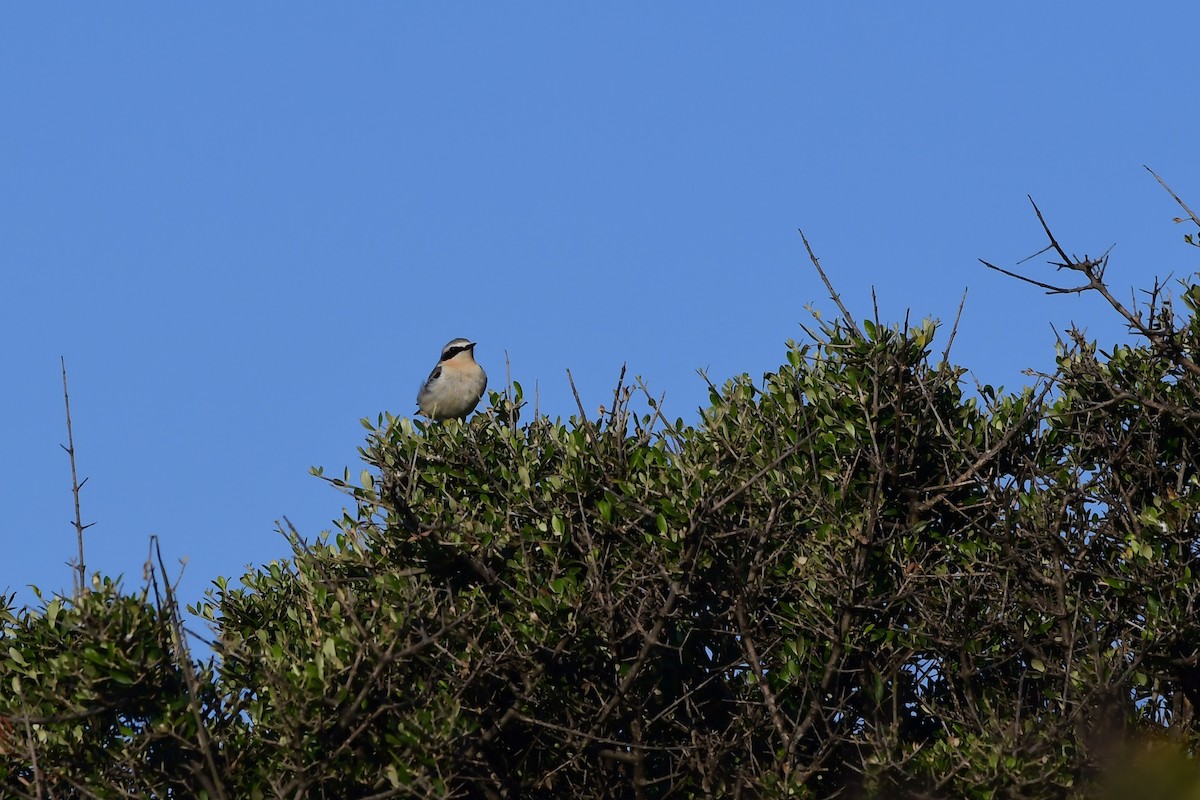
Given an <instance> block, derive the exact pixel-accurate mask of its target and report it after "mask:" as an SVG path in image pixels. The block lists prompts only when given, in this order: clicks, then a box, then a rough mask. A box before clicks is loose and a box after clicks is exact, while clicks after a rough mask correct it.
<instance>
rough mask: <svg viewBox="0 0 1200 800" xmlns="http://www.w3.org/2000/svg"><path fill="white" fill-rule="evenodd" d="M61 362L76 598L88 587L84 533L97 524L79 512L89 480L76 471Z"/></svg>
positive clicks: (68, 407) (63, 371)
mask: <svg viewBox="0 0 1200 800" xmlns="http://www.w3.org/2000/svg"><path fill="white" fill-rule="evenodd" d="M59 361H60V362H61V363H62V380H63V403H64V404H65V405H66V407H67V443H66V444H65V445H61V444H60V445H59V447H61V448H62V449H63V450H66V451H67V457H68V459H70V461H71V495H72V496H73V497H74V498H75V521H74V523H73V524H74V526H75V539H76V541H77V542H78V544H79V557H78V559H76V561H75V575H74V576H73V577H74V579H75V580H74V583H75V597H76V598H78V597H80V596H82V595H83V592H84V591H85V589H86V587H87V567H85V566H84V562H83V532H84V531H85V530H87V529H88V528H90V527H92V526H93V525H95V524H96V523H94V522H89V523H88V524H87V525H84V524H83V516H82V514H81V513H80V510H79V490H80V489H82V488H83V484H84V483H87V480H88V479H87V478H84V479H83V483H80V482H79V477H78V473H77V472H76V471H75V435H74V433H73V432H72V431H71V397H70V395H69V394H68V393H67V359H66V358H65V357H64V356H59Z"/></svg>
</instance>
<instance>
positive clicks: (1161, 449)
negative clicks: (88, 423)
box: [0, 262, 1200, 798]
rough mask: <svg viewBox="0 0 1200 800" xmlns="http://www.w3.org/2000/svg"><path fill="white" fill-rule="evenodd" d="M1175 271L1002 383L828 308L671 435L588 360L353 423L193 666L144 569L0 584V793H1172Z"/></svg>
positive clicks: (1191, 634)
mask: <svg viewBox="0 0 1200 800" xmlns="http://www.w3.org/2000/svg"><path fill="white" fill-rule="evenodd" d="M1098 263H1099V262H1083V263H1078V262H1077V263H1075V264H1073V265H1072V268H1076V269H1078V270H1079V271H1080V272H1083V273H1085V274H1087V271H1088V270H1089V269H1092V270H1095V268H1096V266H1097V264H1098ZM1100 275H1101V276H1102V272H1101V273H1100ZM1155 296H1156V298H1157V297H1158V296H1159V295H1157V294H1156V295H1155ZM1180 297H1181V299H1182V300H1183V302H1184V303H1185V304H1186V306H1187V309H1188V311H1187V313H1186V314H1183V315H1182V316H1181V318H1180V319H1176V318H1175V317H1174V316H1173V315H1172V314H1171V312H1170V310H1169V306H1167V305H1165V304H1163V303H1161V302H1159V301H1158V300H1157V299H1156V300H1155V301H1154V308H1152V309H1150V310H1149V314H1150V316H1149V317H1147V322H1146V324H1145V326H1144V330H1143V331H1140V332H1143V333H1145V334H1146V335H1144V336H1143V337H1142V338H1141V339H1139V340H1138V343H1137V344H1135V345H1121V346H1117V347H1115V348H1113V349H1112V350H1111V352H1107V353H1104V352H1101V351H1100V350H1099V349H1098V348H1097V347H1096V345H1095V344H1094V343H1092V342H1089V341H1088V340H1086V339H1085V338H1083V337H1082V336H1079V335H1073V336H1072V337H1071V338H1070V339H1068V340H1067V341H1065V342H1063V343H1062V346H1061V348H1060V352H1059V356H1058V368H1057V371H1056V373H1055V374H1054V375H1051V376H1045V377H1044V378H1043V379H1041V380H1038V381H1037V382H1035V384H1034V385H1033V386H1032V387H1030V388H1027V389H1025V390H1023V391H1021V392H1018V393H1016V394H1005V393H1002V392H998V391H995V390H993V389H992V388H991V387H974V386H971V385H970V384H968V382H967V381H966V380H965V379H964V374H965V373H964V370H963V369H962V368H960V367H957V366H953V365H951V364H950V363H949V362H948V360H947V358H945V357H944V356H943V355H942V354H940V353H936V352H934V351H933V350H932V348H933V345H934V340H935V333H936V326H934V325H933V324H932V323H926V324H923V325H920V326H916V327H913V328H909V329H905V328H904V327H888V326H884V325H881V324H879V323H878V322H863V323H862V324H861V325H859V324H856V323H854V322H853V321H851V320H850V319H849V318H840V319H838V320H837V321H835V322H833V323H830V324H824V325H821V326H820V327H819V329H818V330H817V331H815V332H814V333H812V334H811V335H810V338H809V339H808V340H807V341H806V343H803V344H794V345H790V346H789V349H788V352H787V360H786V363H785V364H784V365H782V366H781V367H780V368H779V369H778V370H777V371H775V372H773V373H771V374H769V375H767V376H765V377H764V379H763V380H762V381H761V382H756V381H754V380H752V379H751V378H750V377H749V376H740V377H737V378H735V379H733V380H731V381H729V382H728V383H726V384H725V385H724V386H722V387H713V388H712V392H711V405H710V406H709V407H707V408H705V409H703V410H702V411H701V414H700V420H699V422H698V424H697V425H696V426H695V427H691V426H688V425H685V424H684V423H683V422H681V421H678V420H676V421H671V420H668V419H666V418H664V416H663V415H662V414H661V413H660V409H659V407H658V404H657V403H655V402H654V401H653V400H652V399H649V398H645V399H639V398H641V397H643V395H642V394H641V393H639V392H635V391H631V390H630V389H629V388H626V387H618V389H617V392H616V394H615V396H614V398H613V401H612V402H611V403H610V404H609V405H610V408H608V409H607V410H603V409H602V411H601V414H600V415H599V416H596V417H595V418H590V417H589V416H587V415H585V414H584V412H583V409H582V407H581V408H580V413H579V415H578V416H576V417H573V418H572V419H571V420H569V421H568V422H567V423H565V424H563V423H560V422H555V421H551V420H549V419H546V418H544V417H538V418H535V419H532V420H529V421H528V422H522V421H521V420H520V418H519V417H520V411H521V407H522V402H521V395H520V387H519V386H514V387H512V389H511V390H510V392H509V393H508V394H506V395H504V396H499V395H493V397H492V408H491V409H490V410H489V411H488V412H487V413H481V414H478V415H476V416H475V417H474V418H473V419H472V420H470V422H468V423H466V424H460V423H457V422H450V423H446V424H429V425H425V424H423V423H417V422H413V421H410V420H408V419H403V418H393V417H390V416H386V415H385V416H383V417H381V418H380V419H379V420H378V421H377V422H376V423H375V424H368V425H367V427H368V436H367V441H366V444H365V446H364V447H363V450H362V452H363V457H364V460H365V462H366V465H367V469H365V470H363V473H362V475H361V477H360V478H358V479H354V480H351V478H350V476H349V473H347V474H346V475H345V476H344V477H342V478H339V479H333V480H332V482H333V483H334V484H336V485H337V486H339V487H341V488H342V489H344V490H345V491H346V492H348V493H349V494H350V495H351V496H352V497H353V498H354V503H353V508H352V509H351V510H349V511H347V512H346V514H345V516H344V518H343V519H341V520H340V523H339V525H338V528H337V530H336V531H334V532H333V533H330V534H328V535H325V536H321V537H319V538H318V539H317V540H316V541H305V540H304V539H303V538H301V537H300V536H299V535H297V534H296V533H295V532H294V531H289V532H288V538H289V541H290V542H291V546H292V551H293V552H292V555H291V557H290V558H289V559H288V560H286V561H279V562H276V563H272V564H270V565H268V566H266V567H263V568H261V569H258V570H255V571H252V572H250V573H249V574H247V575H245V576H243V577H242V578H241V581H240V583H231V582H227V581H225V580H218V581H217V582H216V584H215V587H214V589H213V590H212V592H211V593H210V596H209V598H208V601H207V602H205V603H202V604H201V605H200V606H199V607H198V608H196V609H193V611H194V612H195V614H197V615H199V616H201V617H203V618H204V619H205V620H207V621H208V622H209V624H210V626H211V628H212V631H213V635H214V641H213V649H214V651H215V653H216V657H215V660H207V661H198V660H196V659H193V658H192V656H191V655H190V654H189V651H188V649H187V646H186V636H185V635H184V634H182V633H181V631H182V630H183V629H182V623H181V619H180V616H179V609H178V606H177V604H176V603H175V602H174V597H173V595H172V594H171V593H170V587H169V586H166V585H160V583H159V581H158V580H154V581H153V582H152V583H151V585H150V586H148V588H147V589H146V590H145V591H143V592H141V593H137V594H128V593H126V592H124V591H123V590H122V589H121V588H120V587H119V586H116V585H114V584H112V583H111V582H107V581H103V580H100V579H97V581H96V582H94V584H93V587H92V590H91V591H90V592H87V593H83V594H81V595H80V596H78V597H75V598H73V599H70V598H57V599H53V600H51V601H49V602H47V603H45V604H44V606H43V607H42V608H40V609H36V610H27V609H15V608H8V609H7V610H3V607H2V605H0V687H3V689H2V690H0V714H2V715H3V716H0V723H2V724H0V786H3V787H4V789H3V791H4V793H5V794H6V795H12V796H27V797H126V796H138V797H191V796H201V797H209V798H218V797H225V798H234V797H237V798H243V797H247V798H250V797H293V798H368V797H371V798H384V797H441V796H445V797H478V798H501V797H503V798H537V797H545V798H558V797H585V798H586V797H597V798H599V797H629V798H643V797H644V798H661V797H693V796H707V797H784V796H789V797H814V798H824V797H834V796H878V797H906V796H913V797H916V796H935V797H943V796H944V797H979V798H990V797H1029V798H1068V797H1091V796H1096V795H1097V794H1098V793H1101V792H1102V791H1113V792H1116V791H1119V790H1118V789H1116V788H1113V786H1112V785H1111V784H1110V783H1109V782H1108V779H1107V778H1106V777H1105V773H1106V767H1111V766H1112V765H1114V764H1119V765H1121V766H1122V769H1121V770H1120V772H1121V774H1122V775H1123V776H1125V777H1124V779H1125V780H1129V776H1130V775H1136V776H1139V777H1138V778H1137V780H1138V781H1139V784H1138V786H1139V790H1141V791H1148V790H1147V788H1146V787H1147V786H1148V785H1149V784H1148V781H1151V780H1153V781H1157V782H1159V784H1161V787H1164V788H1162V791H1164V792H1165V791H1170V790H1171V788H1172V787H1173V786H1176V785H1178V786H1185V785H1189V782H1192V781H1195V780H1196V779H1197V777H1198V776H1200V772H1197V771H1196V770H1195V769H1194V768H1193V767H1192V765H1191V763H1192V762H1191V754H1192V753H1193V751H1194V747H1195V745H1196V741H1197V739H1196V733H1197V728H1196V720H1195V718H1194V716H1193V713H1194V709H1195V707H1196V705H1197V704H1198V703H1200V618H1198V616H1197V615H1198V612H1200V608H1198V602H1200V600H1198V597H1197V592H1198V588H1200V581H1198V579H1197V575H1196V573H1197V570H1198V567H1200V552H1198V549H1197V548H1198V542H1200V529H1198V525H1200V477H1198V476H1197V466H1196V464H1197V453H1198V452H1200V440H1198V434H1197V431H1198V430H1200V424H1198V422H1200V420H1198V417H1200V403H1198V402H1197V400H1198V390H1200V376H1198V375H1197V372H1200V370H1193V369H1192V367H1194V366H1195V364H1194V362H1192V361H1191V354H1194V353H1197V352H1200V318H1198V316H1197V302H1198V301H1200V287H1197V286H1193V285H1185V286H1184V287H1183V291H1182V293H1181V294H1180ZM1138 319H1139V320H1140V319H1141V317H1138ZM1151 319H1153V323H1152V324H1151V322H1150V320H1151ZM635 407H638V408H642V409H643V410H641V411H635V410H634V408H635ZM155 575H156V576H161V571H156V573H155ZM1139 765H1140V766H1139ZM1139 770H1140V771H1139ZM1103 787H1107V788H1103Z"/></svg>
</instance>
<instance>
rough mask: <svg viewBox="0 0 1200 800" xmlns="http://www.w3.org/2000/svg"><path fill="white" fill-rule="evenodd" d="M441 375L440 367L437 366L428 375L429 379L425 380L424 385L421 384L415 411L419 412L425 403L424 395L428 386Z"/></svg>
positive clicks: (439, 365)
mask: <svg viewBox="0 0 1200 800" xmlns="http://www.w3.org/2000/svg"><path fill="white" fill-rule="evenodd" d="M441 374H442V365H441V364H438V365H437V366H436V367H434V368H433V372H431V373H429V377H428V378H426V379H425V383H423V384H421V391H419V392H417V411H420V410H421V405H422V404H423V403H424V402H425V395H426V393H427V392H428V391H429V386H430V384H432V383H433V382H434V381H436V380H437V379H438V378H439V377H441Z"/></svg>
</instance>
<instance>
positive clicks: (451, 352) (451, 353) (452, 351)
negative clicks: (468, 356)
mask: <svg viewBox="0 0 1200 800" xmlns="http://www.w3.org/2000/svg"><path fill="white" fill-rule="evenodd" d="M470 349H471V348H469V347H462V346H459V347H450V348H447V349H446V352H444V353H442V361H449V360H450V359H452V358H454V357H455V356H456V355H458V354H459V353H462V352H465V351H467V350H470Z"/></svg>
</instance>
